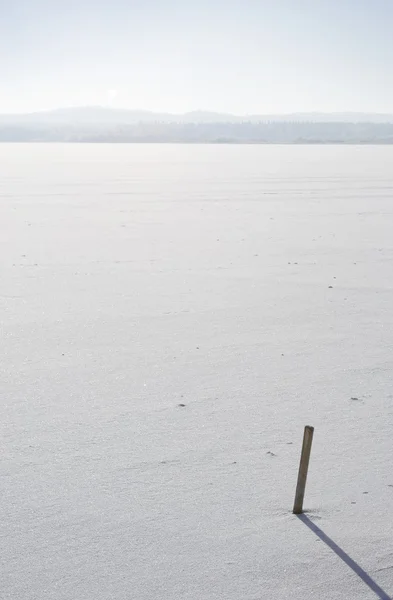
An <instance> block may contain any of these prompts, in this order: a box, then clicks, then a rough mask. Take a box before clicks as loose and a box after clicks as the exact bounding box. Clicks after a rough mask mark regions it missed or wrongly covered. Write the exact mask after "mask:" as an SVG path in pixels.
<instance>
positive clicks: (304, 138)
mask: <svg viewBox="0 0 393 600" xmlns="http://www.w3.org/2000/svg"><path fill="white" fill-rule="evenodd" d="M0 142H111V143H114V142H117V143H128V142H132V143H148V142H154V143H168V142H169V143H232V144H247V143H248V144H249V143H253V144H392V143H393V115H380V114H366V113H293V114H288V115H249V116H238V115H230V114H222V113H215V112H206V111H193V112H189V113H185V114H181V115H175V114H170V113H155V112H149V111H144V110H126V109H114V108H106V107H101V106H91V107H77V108H61V109H58V110H52V111H46V112H37V113H31V114H23V115H0Z"/></svg>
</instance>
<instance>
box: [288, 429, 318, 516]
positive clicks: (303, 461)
mask: <svg viewBox="0 0 393 600" xmlns="http://www.w3.org/2000/svg"><path fill="white" fill-rule="evenodd" d="M313 435H314V427H310V426H309V425H306V426H305V428H304V436H303V446H302V454H301V457H300V465H299V474H298V477H297V486H296V495H295V503H294V505H293V514H294V515H300V514H301V513H302V512H303V500H304V491H305V489H306V481H307V471H308V463H309V462H310V452H311V444H312V438H313Z"/></svg>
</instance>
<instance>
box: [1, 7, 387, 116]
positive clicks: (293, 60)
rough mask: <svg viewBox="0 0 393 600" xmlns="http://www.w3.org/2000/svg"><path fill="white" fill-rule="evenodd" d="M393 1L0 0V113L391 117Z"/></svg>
mask: <svg viewBox="0 0 393 600" xmlns="http://www.w3.org/2000/svg"><path fill="white" fill-rule="evenodd" d="M392 26H393V0H330V1H329V0H225V1H224V0H198V1H197V0H195V1H194V2H190V1H189V0H63V1H61V0H0V112H22V111H30V110H41V109H48V108H55V107H60V106H75V105H91V104H107V103H110V104H112V105H113V106H116V107H125V108H144V109H150V110H160V111H172V112H184V111H188V110H193V109H210V110H217V111H222V112H233V113H238V114H247V113H260V114H261V113H285V112H292V111H349V110H351V111H352V110H353V111H373V112H393V35H392Z"/></svg>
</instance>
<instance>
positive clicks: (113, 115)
mask: <svg viewBox="0 0 393 600" xmlns="http://www.w3.org/2000/svg"><path fill="white" fill-rule="evenodd" d="M157 122H159V123H196V124H200V123H242V122H243V123H244V122H248V123H269V122H275V123H284V122H289V123H291V122H295V123H393V114H377V113H356V112H347V113H291V114H286V115H274V114H272V115H244V116H239V115H232V114H225V113H217V112H209V111H201V110H197V111H192V112H187V113H184V114H171V113H156V112H150V111H146V110H128V109H118V108H108V107H102V106H86V107H75V108H59V109H56V110H51V111H45V112H35V113H27V114H8V115H0V124H8V125H22V124H40V125H43V124H60V125H88V124H95V125H108V124H111V125H133V124H136V123H157Z"/></svg>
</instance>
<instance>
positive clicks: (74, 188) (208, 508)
mask: <svg viewBox="0 0 393 600" xmlns="http://www.w3.org/2000/svg"><path fill="white" fill-rule="evenodd" d="M0 261H1V280H0V284H1V288H0V305H1V336H2V337H1V348H0V352H1V389H0V392H1V414H2V416H1V420H0V431H1V436H0V440H1V442H0V445H1V472H0V473H1V476H0V481H1V501H0V531H1V539H2V544H1V555H0V567H1V584H0V585H1V592H0V597H1V598H2V600H112V599H113V600H130V599H132V600H288V599H290V600H309V599H310V600H311V599H315V598H318V599H328V600H339V599H340V600H352V599H366V598H369V599H370V600H371V599H372V598H385V600H386V599H387V598H389V597H390V596H391V595H392V594H393V519H392V515H393V469H392V463H393V461H392V458H393V435H392V434H393V385H392V384H393V378H392V373H393V147H392V146H384V147H377V146H375V147H372V146H358V147H356V146H345V147H344V146H337V147H335V146H256V145H255V146H225V145H216V146H203V145H201V146H183V145H104V144H103V145H88V144H83V145H82V144H81V145H71V144H70V145H62V144H59V145H45V144H42V145H38V144H37V145H35V144H31V145H19V144H9V145H0ZM183 404H184V405H185V406H180V405H183ZM306 424H309V425H313V426H314V427H315V434H314V445H313V449H312V455H311V462H310V471H309V477H308V484H307V491H306V498H305V510H306V517H307V519H309V521H306V522H304V521H302V520H301V519H299V518H298V517H296V516H294V515H292V514H291V509H292V504H293V498H294V492H295V486H296V478H297V469H298V461H299V454H300V448H301V441H302V435H303V427H304V425H306ZM315 526H317V527H318V528H319V530H320V531H318V530H314V531H312V530H311V527H315ZM318 533H320V537H318V535H317V534H318ZM324 536H328V538H329V539H330V540H332V542H331V544H330V546H329V540H328V539H326V538H325V537H324ZM321 538H322V539H321ZM333 544H336V546H333ZM334 549H335V550H336V552H335V551H334ZM340 549H341V550H340ZM341 551H342V552H344V553H346V554H341V556H340V552H341ZM351 561H353V562H351Z"/></svg>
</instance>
